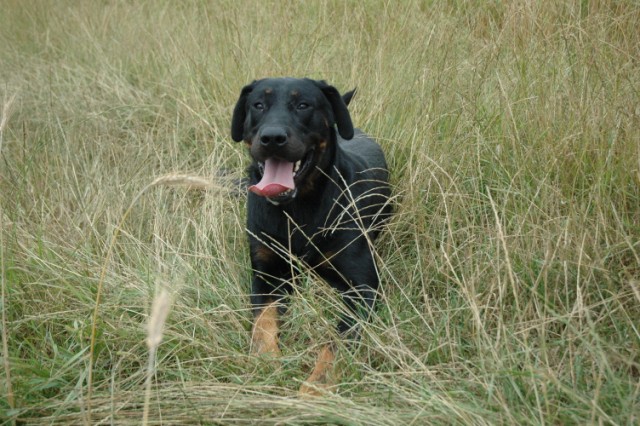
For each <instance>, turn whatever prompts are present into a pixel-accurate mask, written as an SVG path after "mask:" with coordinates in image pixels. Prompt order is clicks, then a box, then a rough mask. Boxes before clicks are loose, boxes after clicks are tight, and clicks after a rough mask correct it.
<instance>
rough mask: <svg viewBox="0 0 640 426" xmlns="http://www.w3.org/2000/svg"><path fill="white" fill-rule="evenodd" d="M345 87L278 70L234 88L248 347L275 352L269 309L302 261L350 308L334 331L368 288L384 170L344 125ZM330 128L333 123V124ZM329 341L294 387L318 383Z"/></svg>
mask: <svg viewBox="0 0 640 426" xmlns="http://www.w3.org/2000/svg"><path fill="white" fill-rule="evenodd" d="M353 93H354V91H351V92H349V93H346V94H345V95H344V96H340V93H339V92H338V90H336V88H335V87H332V86H330V85H328V84H327V83H325V82H324V81H315V80H310V79H293V78H278V79H264V80H258V81H254V82H253V83H251V84H250V85H248V86H246V87H244V88H243V89H242V92H241V93H240V98H239V99H238V102H237V104H236V106H235V109H234V111H233V120H232V125H231V135H232V138H233V140H234V141H236V142H239V141H242V140H244V141H245V143H246V144H247V146H248V148H249V152H250V154H251V157H252V158H253V164H252V165H251V166H250V168H249V181H250V182H249V183H250V185H251V186H250V187H249V190H250V193H249V199H248V207H247V208H248V213H247V228H248V233H249V243H250V248H251V264H252V267H253V282H252V288H251V303H252V305H253V310H254V315H255V321H254V325H253V331H252V350H253V351H254V352H255V353H260V354H262V353H271V354H274V355H278V354H280V349H279V347H278V322H279V321H278V317H279V311H281V310H282V309H283V306H284V305H283V298H284V296H286V295H287V294H288V293H289V292H290V291H291V290H292V285H293V276H292V274H293V271H294V269H295V266H293V265H295V263H294V264H292V263H291V259H292V256H295V257H296V258H297V259H298V260H299V261H302V262H303V263H304V264H306V265H307V266H308V267H309V268H311V269H312V270H313V271H315V273H317V274H318V275H319V276H320V277H322V278H323V279H324V280H325V281H327V282H328V283H329V284H330V285H331V286H332V287H334V288H335V289H337V290H338V291H339V292H340V293H341V294H342V296H343V299H344V302H345V303H346V305H347V307H348V308H349V309H348V311H349V312H351V314H349V315H345V316H343V318H342V320H341V321H340V323H339V324H338V330H339V332H340V333H341V335H343V336H345V337H353V335H354V334H355V333H354V330H353V327H354V324H355V317H356V315H361V316H362V317H364V318H366V316H367V315H368V313H369V312H370V311H371V309H372V307H373V304H374V301H375V298H376V289H377V288H378V282H379V280H378V274H377V270H376V265H375V261H374V258H373V254H372V251H371V243H372V241H373V240H374V239H375V237H376V235H377V234H378V232H379V230H380V224H381V223H382V222H383V221H384V219H386V218H387V217H388V216H389V215H390V210H391V208H390V204H389V196H390V189H389V185H388V183H387V182H388V171H387V165H386V162H385V159H384V155H383V153H382V150H381V149H380V147H379V146H378V144H377V143H376V142H374V141H373V140H372V139H370V138H369V137H367V136H366V135H364V134H363V133H362V132H360V131H359V130H357V129H354V128H353V124H352V122H351V116H350V115H349V111H348V109H347V104H348V103H349V101H350V100H351V97H352V96H353ZM336 128H337V131H336ZM333 361H334V348H333V345H326V346H325V347H324V348H323V349H322V350H321V352H320V356H319V359H318V361H317V363H316V366H315V368H314V370H313V372H312V374H311V376H310V377H309V379H308V380H307V381H306V382H305V384H304V385H303V386H302V388H301V389H300V391H301V393H316V391H317V389H318V388H323V387H327V386H328V384H329V381H330V379H329V378H328V372H329V370H330V368H331V367H332V364H333Z"/></svg>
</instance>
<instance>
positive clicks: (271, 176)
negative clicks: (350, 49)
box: [231, 78, 354, 204]
mask: <svg viewBox="0 0 640 426" xmlns="http://www.w3.org/2000/svg"><path fill="white" fill-rule="evenodd" d="M352 96H353V92H349V93H346V94H345V95H344V97H341V96H340V93H339V92H338V90H337V89H336V88H335V87H333V86H330V85H328V84H327V83H325V82H324V81H316V80H310V79H293V78H278V79H264V80H257V81H254V82H253V83H251V84H249V85H248V86H245V87H244V88H243V89H242V92H241V93H240V98H239V99H238V102H237V104H236V106H235V109H234V111H233V119H232V123H231V137H232V138H233V140H234V141H236V142H239V141H242V140H244V141H245V142H246V144H247V146H248V147H249V152H250V153H251V157H252V158H253V160H254V162H255V167H257V169H256V171H257V175H258V176H257V178H258V179H259V181H258V182H252V184H253V185H252V186H251V187H250V188H249V189H250V190H251V191H252V192H254V193H255V194H258V195H261V196H264V197H267V198H268V199H269V200H270V201H271V202H273V203H274V204H280V203H286V202H289V201H291V200H293V199H294V198H295V197H296V195H298V192H299V191H300V190H301V189H303V188H304V187H305V184H306V183H308V180H309V179H313V178H314V177H313V176H314V174H317V173H320V172H319V171H318V168H320V169H322V168H323V166H325V165H327V164H328V161H330V160H329V158H328V156H329V155H330V153H331V147H332V144H335V143H336V133H335V127H337V129H338V133H339V134H340V136H341V137H342V138H344V139H351V138H352V137H353V133H354V130H353V124H352V123H351V116H350V115H349V111H348V110H347V104H348V102H349V101H350V100H351V97H352Z"/></svg>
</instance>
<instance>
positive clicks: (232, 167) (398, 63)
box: [0, 0, 640, 425]
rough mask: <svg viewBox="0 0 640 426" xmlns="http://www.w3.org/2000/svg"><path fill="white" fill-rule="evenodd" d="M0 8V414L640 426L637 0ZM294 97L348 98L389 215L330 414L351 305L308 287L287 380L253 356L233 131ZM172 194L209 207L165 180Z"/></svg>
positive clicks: (14, 4)
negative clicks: (282, 88) (281, 87)
mask: <svg viewBox="0 0 640 426" xmlns="http://www.w3.org/2000/svg"><path fill="white" fill-rule="evenodd" d="M1 9H2V13H0V103H1V104H0V107H3V108H2V116H1V120H0V123H2V124H1V125H0V126H1V127H0V144H1V145H0V157H1V158H0V209H1V210H0V221H1V226H0V230H1V232H0V236H1V240H0V241H1V245H0V247H1V252H0V255H1V263H0V265H1V275H2V305H1V306H0V308H1V310H2V324H1V325H2V338H3V347H2V349H3V351H2V369H1V370H2V374H1V377H0V419H3V420H4V421H7V422H8V423H21V422H25V423H27V424H33V423H36V424H38V423H43V424H50V423H74V424H78V423H80V424H82V423H84V424H94V423H98V422H102V423H113V424H140V423H141V422H142V421H143V416H144V415H145V413H144V412H145V408H146V409H147V415H148V419H147V421H148V423H150V424H159V423H166V424H178V423H186V424H193V423H197V422H201V423H208V424H211V423H221V424H234V423H239V424H244V423H261V424H270V423H273V424H301V423H316V424H324V423H330V424H344V425H351V424H354V425H355V424H373V425H397V424H620V425H626V424H635V423H637V422H638V421H639V418H640V330H639V328H640V320H639V318H640V143H639V142H638V141H640V96H639V94H638V91H639V89H640V66H639V62H638V61H639V58H640V32H639V31H638V29H637V23H638V22H640V4H638V3H637V2H634V1H582V2H571V1H565V0H562V1H557V2H543V1H540V2H535V1H534V2H495V1H478V2H470V1H463V0H459V1H455V0H452V1H446V2H445V1H428V0H424V1H406V2H383V1H366V2H355V1H344V2H343V1H324V2H319V1H318V2H313V1H307V2H303V1H291V2H242V1H240V2H239V1H236V0H234V1H231V0H219V1H214V2H200V1H184V2H169V1H140V2H123V1H103V2H97V1H96V2H75V1H35V0H34V1H4V2H2V6H1ZM278 75H292V76H309V77H312V78H322V79H326V80H328V81H329V82H331V83H333V84H334V85H336V86H337V87H339V88H340V89H341V90H343V91H345V90H348V89H351V88H353V87H356V86H357V88H358V94H357V96H356V98H355V99H354V101H353V103H352V106H351V110H352V114H353V119H354V122H355V123H356V124H357V125H358V127H361V128H363V129H364V130H365V131H367V132H368V133H370V134H372V135H374V136H375V137H376V138H377V139H378V140H379V141H380V142H381V144H382V145H383V148H384V150H385V152H386V153H387V157H388V160H389V163H390V167H391V170H392V183H393V186H394V194H395V197H396V203H397V205H396V215H395V217H394V219H393V220H392V222H391V223H390V224H389V226H388V230H387V231H385V233H383V234H382V237H381V238H380V240H379V241H378V242H377V244H376V247H377V250H378V255H379V270H380V275H381V281H382V283H383V288H382V293H383V294H382V300H383V303H381V304H380V306H379V309H378V311H377V315H376V317H375V318H374V319H373V321H372V322H371V323H370V324H368V325H365V326H364V332H363V338H362V344H361V345H360V346H359V347H358V348H356V349H354V350H349V349H348V348H346V347H341V349H340V354H339V362H338V368H339V369H340V371H341V372H342V378H343V379H342V382H341V384H340V385H339V386H338V387H337V389H336V391H335V392H334V393H333V394H332V395H328V396H326V397H323V398H318V399H314V400H301V399H299V398H298V397H297V395H296V392H297V389H298V387H299V385H300V381H301V380H303V379H304V378H305V377H306V375H307V374H308V373H309V371H310V369H311V367H312V365H313V362H314V356H315V353H316V351H317V350H318V349H319V347H320V345H321V344H322V342H324V341H326V340H327V339H330V338H332V337H333V334H334V321H333V320H334V319H335V316H336V314H337V312H338V310H339V304H338V300H339V299H338V297H336V295H335V294H334V293H333V292H332V291H331V290H330V289H329V288H327V286H326V285H323V284H321V283H319V282H318V281H317V279H316V278H315V277H314V276H313V275H312V274H307V275H304V276H303V278H302V279H300V280H299V284H300V285H299V287H298V289H299V292H298V293H297V294H296V295H295V297H293V304H292V306H291V309H290V311H289V312H288V313H287V315H286V317H285V324H284V326H283V336H282V341H283V359H282V360H281V362H278V363H271V362H267V361H265V360H261V359H258V358H256V357H253V356H251V355H249V352H248V348H249V330H250V326H251V315H250V312H249V300H248V297H247V292H248V288H249V279H250V266H249V262H248V256H247V244H246V237H245V234H244V215H245V213H244V202H243V200H242V198H238V197H236V196H234V195H233V194H232V193H230V191H228V190H227V189H226V188H225V183H224V180H222V179H221V178H220V177H219V176H220V174H221V173H231V174H232V176H240V175H241V174H242V170H243V168H244V167H245V166H246V165H247V163H248V155H247V154H246V152H245V149H244V147H243V146H241V144H234V143H232V142H231V138H230V136H229V127H230V117H231V111H232V108H233V105H234V103H235V100H236V99H237V96H238V94H239V91H240V89H241V87H242V86H243V85H244V84H246V83H248V82H250V81H251V80H253V79H255V78H260V77H264V76H278ZM176 173H181V174H187V175H189V176H201V177H204V178H207V179H208V180H209V182H210V186H209V187H208V188H191V189H189V188H185V187H181V186H175V185H168V184H171V183H172V182H171V181H170V179H169V180H168V178H167V179H164V180H162V179H161V180H160V182H156V184H154V185H150V184H151V183H152V182H154V180H155V179H157V178H159V177H162V176H166V175H170V174H176ZM174 180H175V179H174ZM177 180H178V181H180V179H179V178H178V179H177ZM163 183H164V184H163ZM173 183H176V182H173ZM178 183H180V182H178ZM182 183H188V182H182ZM136 197H137V198H136ZM163 288H164V289H168V290H169V293H170V294H171V295H172V297H171V306H170V312H169V316H168V318H167V319H166V324H165V327H164V331H163V340H162V342H161V343H160V345H159V346H158V347H157V351H156V352H155V361H156V362H155V371H154V372H153V375H152V377H151V379H152V380H151V382H150V383H149V384H150V388H149V389H150V391H149V392H147V391H146V386H147V382H146V379H147V376H148V374H147V372H148V371H149V370H148V362H149V348H148V347H147V344H146V339H147V331H146V328H145V327H146V324H147V322H148V319H149V315H150V313H151V306H152V302H153V299H154V295H156V294H158V293H159V290H160V289H163ZM92 342H93V345H92ZM152 365H153V364H152ZM145 397H149V402H148V403H145Z"/></svg>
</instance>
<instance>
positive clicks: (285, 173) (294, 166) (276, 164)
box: [249, 150, 313, 201]
mask: <svg viewBox="0 0 640 426" xmlns="http://www.w3.org/2000/svg"><path fill="white" fill-rule="evenodd" d="M312 158H313V150H311V151H309V152H308V153H307V154H306V155H305V156H304V158H302V159H301V160H298V161H296V162H291V161H286V160H281V159H279V158H275V157H271V158H267V159H266V160H265V161H264V162H259V163H258V166H259V167H260V171H261V172H262V179H261V180H260V182H258V183H256V184H255V185H252V186H250V187H249V191H251V192H253V193H254V194H257V195H260V196H263V197H267V198H269V199H272V200H274V201H280V200H285V199H290V198H293V197H295V195H296V194H297V189H296V184H295V179H296V178H297V177H299V176H301V175H303V174H304V173H305V172H306V171H307V169H308V168H309V164H310V163H311V159H312Z"/></svg>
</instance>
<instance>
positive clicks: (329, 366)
mask: <svg viewBox="0 0 640 426" xmlns="http://www.w3.org/2000/svg"><path fill="white" fill-rule="evenodd" d="M335 359H336V356H335V353H334V349H333V346H332V345H331V344H327V345H324V346H323V347H322V349H321V350H320V354H319V355H318V360H317V361H316V365H315V367H314V368H313V371H312V372H311V375H310V376H309V378H308V379H307V381H305V382H304V383H303V384H302V386H300V391H299V392H298V393H299V394H300V396H302V397H307V396H319V395H322V394H323V393H325V392H327V391H329V390H330V389H331V387H332V386H333V385H334V380H335V377H334V373H335V372H334V369H333V366H334V363H335Z"/></svg>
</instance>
